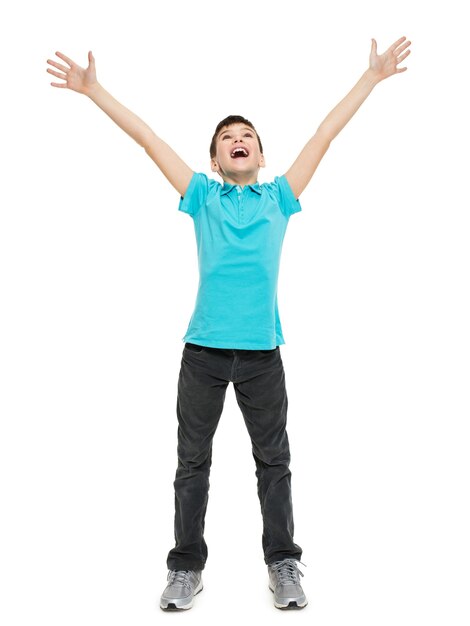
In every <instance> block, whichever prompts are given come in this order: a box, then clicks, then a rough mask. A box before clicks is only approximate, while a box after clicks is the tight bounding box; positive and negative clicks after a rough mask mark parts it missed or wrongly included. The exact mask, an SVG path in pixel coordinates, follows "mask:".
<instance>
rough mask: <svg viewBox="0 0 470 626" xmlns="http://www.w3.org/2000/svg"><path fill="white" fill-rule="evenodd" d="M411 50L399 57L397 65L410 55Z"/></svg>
mask: <svg viewBox="0 0 470 626" xmlns="http://www.w3.org/2000/svg"><path fill="white" fill-rule="evenodd" d="M410 52H411V50H407V51H406V52H404V53H403V54H402V55H400V56H399V57H398V59H397V65H398V64H399V63H401V62H402V61H404V60H405V59H406V57H407V56H408V55H409V54H410Z"/></svg>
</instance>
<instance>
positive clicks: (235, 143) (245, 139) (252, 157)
mask: <svg viewBox="0 0 470 626" xmlns="http://www.w3.org/2000/svg"><path fill="white" fill-rule="evenodd" d="M264 165H265V163H264V156H263V155H262V154H261V152H260V149H259V143H258V137H257V136H256V133H255V131H254V130H253V129H252V128H250V127H249V126H246V125H245V124H231V125H230V126H225V127H224V128H222V130H221V131H220V132H219V134H218V136H217V139H216V155H215V157H214V158H213V159H211V169H212V171H213V172H217V173H218V174H220V176H221V177H222V178H223V180H224V181H227V182H230V183H234V184H238V183H244V184H254V183H255V182H256V181H257V179H258V172H259V168H260V167H264Z"/></svg>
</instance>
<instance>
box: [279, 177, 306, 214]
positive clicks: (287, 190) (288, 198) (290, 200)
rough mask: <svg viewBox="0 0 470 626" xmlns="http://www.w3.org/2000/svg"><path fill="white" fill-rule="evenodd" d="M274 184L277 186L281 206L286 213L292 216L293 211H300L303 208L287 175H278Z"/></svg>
mask: <svg viewBox="0 0 470 626" xmlns="http://www.w3.org/2000/svg"><path fill="white" fill-rule="evenodd" d="M274 184H275V185H276V186H277V193H278V197H279V206H280V208H281V211H282V212H283V213H284V215H286V216H287V217H290V216H291V215H292V214H293V213H298V212H299V211H301V210H302V207H301V206H300V202H299V201H298V199H297V198H296V197H295V196H294V192H293V191H292V189H291V186H290V185H289V183H288V182H287V178H286V177H285V176H276V177H275V179H274Z"/></svg>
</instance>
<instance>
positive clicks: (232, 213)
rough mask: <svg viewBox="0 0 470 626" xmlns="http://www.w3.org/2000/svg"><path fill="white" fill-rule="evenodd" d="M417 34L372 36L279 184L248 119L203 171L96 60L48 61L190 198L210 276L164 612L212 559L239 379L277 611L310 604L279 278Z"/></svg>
mask: <svg viewBox="0 0 470 626" xmlns="http://www.w3.org/2000/svg"><path fill="white" fill-rule="evenodd" d="M409 45H410V42H409V41H407V40H406V38H405V37H401V38H400V39H398V40H397V41H396V42H395V43H394V44H392V45H391V46H390V47H389V48H388V50H387V51H386V52H384V53H383V54H382V55H378V54H377V43H376V41H375V40H374V39H372V45H371V52H370V57H369V68H368V69H367V70H366V71H365V72H364V74H363V75H362V76H361V78H360V79H359V81H358V82H357V83H356V85H355V86H354V87H353V88H352V89H351V91H350V92H349V93H348V94H347V95H346V97H345V98H344V99H343V100H342V101H341V102H340V103H339V104H338V105H337V106H336V107H335V108H334V109H333V110H332V111H331V112H330V113H329V115H328V116H327V117H326V118H325V120H324V121H323V122H322V123H321V124H320V126H319V128H318V130H317V131H316V133H315V135H314V136H313V137H312V138H311V139H310V141H309V142H308V143H307V144H306V146H305V147H304V149H303V150H302V152H301V153H300V155H299V156H298V158H297V159H296V161H295V162H294V164H293V165H292V166H291V168H290V169H289V170H288V171H287V172H286V173H285V174H284V175H283V176H280V177H276V178H275V180H274V182H272V183H263V184H262V185H260V184H259V183H258V173H259V169H260V168H261V167H263V166H264V156H263V149H262V144H261V140H260V138H259V136H258V133H257V132H256V130H255V128H254V126H253V125H252V124H251V122H250V121H248V120H247V119H245V118H243V117H241V116H229V117H228V118H226V119H224V120H222V121H221V122H220V123H219V125H218V126H217V128H216V131H215V133H214V136H213V138H212V142H211V147H210V156H211V169H212V171H213V172H215V173H217V174H218V175H219V176H220V177H221V179H222V183H223V184H220V183H218V182H217V181H215V180H211V179H209V178H207V176H205V175H204V174H199V173H195V172H193V170H191V169H190V168H189V167H188V166H187V165H186V164H185V163H184V162H183V161H182V160H181V159H180V157H179V156H178V155H177V154H176V153H175V152H174V151H173V150H172V149H171V148H170V147H169V146H168V145H167V144H166V143H165V142H164V141H162V140H161V139H160V138H159V137H157V136H156V135H155V134H154V133H153V131H152V130H151V129H150V128H149V127H148V126H147V125H146V124H145V123H144V122H143V121H142V120H141V119H140V118H138V117H137V116H136V115H134V114H133V113H132V112H131V111H129V110H128V109H126V108H125V107H124V106H122V105H121V104H120V103H119V102H117V101H116V100H115V99H114V98H113V97H112V96H111V95H110V94H109V93H108V92H106V91H105V90H104V89H103V87H102V86H101V85H100V84H99V83H98V82H97V79H96V70H95V60H94V58H93V55H92V53H91V52H89V53H88V62H89V64H88V68H87V69H84V68H81V67H79V66H78V65H77V64H76V63H74V62H73V61H72V60H71V59H69V58H68V57H66V56H65V55H63V54H61V53H59V52H57V53H56V54H57V56H58V57H59V58H61V59H62V60H63V61H65V63H67V64H68V66H69V67H66V66H64V65H61V64H59V63H56V62H54V61H51V60H48V61H47V62H48V63H49V64H50V65H52V66H54V67H55V68H57V69H58V70H60V71H61V72H63V73H59V72H55V71H53V70H52V69H50V68H48V69H47V71H48V72H50V73H51V74H53V75H54V76H57V77H58V78H61V79H63V80H65V81H66V82H65V83H51V85H52V86H54V87H63V88H64V87H65V88H68V89H73V90H74V91H77V92H79V93H83V94H85V95H87V96H88V97H89V98H90V99H91V100H92V101H93V102H95V104H97V105H98V106H99V107H100V108H101V109H102V110H103V111H104V112H105V113H106V114H107V115H109V117H111V119H112V120H114V122H116V123H117V124H118V125H119V126H120V127H121V128H122V129H123V130H124V131H125V132H126V133H128V134H129V135H130V136H131V137H132V138H133V139H134V140H135V141H137V143H139V144H140V145H141V146H142V147H143V148H144V149H145V151H146V152H147V154H148V155H149V156H150V157H151V158H152V159H153V160H154V161H155V163H156V164H157V166H158V167H159V168H160V169H161V171H162V172H163V174H164V175H165V176H166V178H167V179H168V180H169V181H170V183H171V184H172V185H173V187H174V188H175V189H176V190H177V191H178V193H179V194H180V196H181V199H180V205H179V209H180V210H181V211H183V212H186V213H188V214H189V215H191V217H192V218H193V220H194V226H195V232H196V237H197V246H198V259H199V271H200V284H199V289H198V294H197V299H196V305H195V309H194V312H193V315H192V317H191V320H190V323H189V326H188V329H187V332H186V334H185V336H184V338H183V341H185V346H184V350H183V357H182V360H181V369H180V374H179V379H178V398H177V416H178V467H177V470H176V476H175V482H174V487H175V547H174V548H173V549H172V550H170V552H169V554H168V559H167V566H168V570H169V572H168V584H167V586H166V588H165V590H164V592H163V594H162V596H161V599H160V606H161V608H162V609H164V610H171V609H182V610H185V609H189V608H191V607H192V605H193V598H194V596H195V595H196V594H197V593H199V592H200V591H201V590H202V576H201V573H202V570H203V569H204V567H205V562H206V559H207V546H206V543H205V541H204V537H203V533H204V519H205V513H206V507H207V500H208V490H209V471H210V465H211V453H212V439H213V436H214V433H215V430H216V428H217V424H218V421H219V418H220V415H221V413H222V409H223V403H224V399H225V391H226V388H227V386H228V384H229V382H232V383H233V385H234V389H235V393H236V399H237V402H238V404H239V406H240V409H241V411H242V414H243V417H244V419H245V423H246V426H247V429H248V432H249V434H250V438H251V442H252V450H253V456H254V459H255V463H256V475H257V478H258V495H259V499H260V504H261V512H262V516H263V537H262V544H263V551H264V559H265V562H266V564H267V566H268V575H269V588H270V589H271V591H273V593H274V604H275V606H276V607H277V608H281V609H284V608H303V607H305V606H306V605H307V599H306V596H305V594H304V592H303V590H302V587H301V584H300V579H299V576H303V574H302V572H300V570H299V569H298V565H297V564H298V563H299V562H300V557H301V554H302V550H301V548H300V547H299V546H298V545H297V544H295V543H294V541H293V532H294V524H293V514H292V499H291V483H290V480H291V474H290V470H289V463H290V452H289V442H288V438H287V432H286V416H287V394H286V389H285V378H284V368H283V364H282V359H281V355H280V352H279V346H280V345H282V344H283V343H284V338H283V335H282V328H281V323H280V319H279V313H278V307H277V278H278V269H279V261H280V254H281V248H282V241H283V238H284V234H285V230H286V227H287V223H288V220H289V218H290V216H291V215H292V214H293V213H296V212H298V211H300V210H301V209H300V205H299V201H298V198H299V196H300V194H301V193H302V191H303V190H304V189H305V187H306V185H307V184H308V182H309V181H310V179H311V177H312V176H313V174H314V172H315V170H316V168H317V166H318V164H319V163H320V161H321V159H322V158H323V156H324V154H325V153H326V151H327V150H328V148H329V146H330V143H331V141H332V140H333V139H334V138H335V137H336V135H337V134H338V133H339V132H340V131H341V129H342V128H343V127H344V126H345V125H346V124H347V122H348V121H349V120H350V119H351V117H352V116H353V115H354V113H355V112H356V111H357V110H358V108H359V107H360V106H361V104H362V103H363V102H364V101H365V99H366V98H367V97H368V96H369V94H370V93H371V91H372V89H373V88H374V87H375V85H377V84H378V83H379V82H380V81H381V80H383V79H385V78H387V77H389V76H392V75H393V74H398V73H401V72H404V71H405V70H406V68H405V67H402V68H400V69H398V67H397V66H398V65H399V64H400V63H401V62H402V61H403V60H404V59H405V58H406V57H407V56H408V54H409V53H410V50H407V48H408V46H409Z"/></svg>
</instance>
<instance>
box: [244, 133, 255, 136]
mask: <svg viewBox="0 0 470 626" xmlns="http://www.w3.org/2000/svg"><path fill="white" fill-rule="evenodd" d="M245 137H253V135H252V134H251V133H245Z"/></svg>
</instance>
